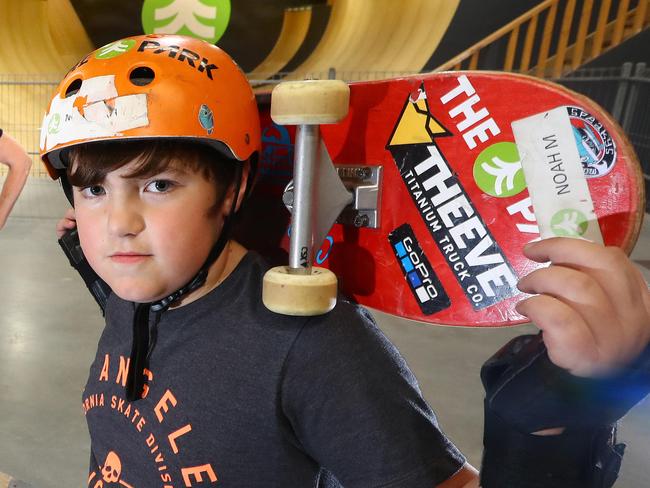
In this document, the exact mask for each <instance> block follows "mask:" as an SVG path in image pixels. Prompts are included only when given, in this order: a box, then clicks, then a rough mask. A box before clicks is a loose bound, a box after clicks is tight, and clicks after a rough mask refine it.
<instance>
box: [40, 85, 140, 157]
mask: <svg viewBox="0 0 650 488" xmlns="http://www.w3.org/2000/svg"><path fill="white" fill-rule="evenodd" d="M148 124H149V118H148V113H147V95H146V94H144V93H143V94H137V95H125V96H119V94H118V92H117V89H116V88H115V76H113V75H109V76H98V77H95V78H90V79H88V80H84V81H83V82H82V84H81V87H80V88H79V92H78V93H77V94H76V95H74V96H70V97H67V98H61V97H60V96H59V95H57V96H56V97H54V99H53V100H52V104H51V105H50V111H49V113H48V114H47V115H46V116H45V118H44V119H43V125H42V127H41V141H40V143H41V150H50V149H52V148H53V147H55V146H57V145H58V144H65V143H68V142H71V141H80V140H84V139H95V138H100V137H110V136H117V135H121V132H122V131H125V130H129V129H135V128H137V127H144V126H146V125H148Z"/></svg>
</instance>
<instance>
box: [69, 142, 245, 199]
mask: <svg viewBox="0 0 650 488" xmlns="http://www.w3.org/2000/svg"><path fill="white" fill-rule="evenodd" d="M62 156H63V158H64V159H65V160H66V161H67V163H68V164H67V170H66V173H67V177H68V181H69V182H70V184H71V185H73V186H77V187H87V186H92V185H97V184H100V183H101V182H102V181H103V180H104V178H105V177H106V175H107V174H108V173H110V172H111V171H115V170H116V169H119V168H121V167H122V166H125V165H126V164H128V163H130V162H133V161H137V164H136V165H135V167H134V169H133V171H132V172H131V173H129V174H128V175H127V176H126V177H127V178H146V177H148V176H153V175H156V174H158V173H162V172H163V171H165V170H167V169H168V168H170V167H171V168H173V167H176V168H183V169H189V170H191V171H195V172H200V173H201V174H202V176H203V177H204V178H205V179H206V180H207V181H212V182H214V183H215V185H216V188H217V201H216V203H215V207H218V206H220V205H221V203H222V202H223V200H224V198H225V196H226V190H227V188H228V187H229V186H230V185H231V184H232V183H233V181H234V179H235V175H236V169H237V168H236V165H237V164H242V163H240V162H238V161H237V160H235V159H232V158H228V157H227V156H224V155H223V154H222V153H220V152H219V151H217V150H216V149H214V148H213V147H210V146H208V145H206V144H200V143H198V144H197V143H196V142H194V141H184V140H182V139H154V140H142V139H140V140H133V141H130V140H121V141H117V142H116V141H99V142H92V143H87V144H80V145H78V146H73V147H71V148H70V149H68V150H67V151H66V153H65V154H64V155H62Z"/></svg>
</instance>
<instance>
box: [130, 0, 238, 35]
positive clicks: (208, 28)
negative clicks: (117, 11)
mask: <svg viewBox="0 0 650 488" xmlns="http://www.w3.org/2000/svg"><path fill="white" fill-rule="evenodd" d="M229 21H230V0H145V2H144V4H143V5H142V26H143V28H144V31H145V33H147V34H183V35H189V36H192V37H197V38H200V39H204V40H206V41H209V42H216V41H217V40H218V39H219V38H221V36H222V35H223V33H224V32H225V30H226V27H227V26H228V22H229Z"/></svg>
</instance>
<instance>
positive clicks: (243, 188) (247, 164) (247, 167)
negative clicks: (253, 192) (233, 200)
mask: <svg viewBox="0 0 650 488" xmlns="http://www.w3.org/2000/svg"><path fill="white" fill-rule="evenodd" d="M241 164H242V165H243V167H242V172H241V184H240V185H239V194H238V195H237V207H236V208H235V212H237V211H239V208H240V207H241V204H242V203H243V201H244V198H245V197H246V195H247V190H248V184H249V181H248V176H249V175H250V172H251V160H250V158H249V159H247V160H246V161H242V163H241Z"/></svg>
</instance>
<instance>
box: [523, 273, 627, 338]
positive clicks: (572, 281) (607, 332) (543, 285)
mask: <svg viewBox="0 0 650 488" xmlns="http://www.w3.org/2000/svg"><path fill="white" fill-rule="evenodd" d="M518 287H519V289H520V290H521V291H523V292H525V293H530V294H543V295H548V296H550V297H554V298H556V299H557V300H559V301H561V302H562V303H564V304H565V305H568V306H569V307H571V308H572V309H573V310H574V311H575V312H576V313H577V314H578V315H579V316H580V317H581V318H582V320H584V321H585V322H586V323H587V324H590V325H591V327H592V328H593V329H594V330H593V334H594V337H595V338H596V344H597V345H598V347H605V346H606V345H607V344H611V343H612V342H615V339H616V338H617V337H616V336H617V335H618V334H620V333H621V331H620V330H617V328H616V327H613V326H612V325H616V323H617V322H618V318H617V315H616V308H615V307H614V306H613V305H612V304H611V302H610V297H609V296H608V295H607V293H605V291H604V290H603V288H602V287H601V286H600V284H599V283H598V281H597V280H595V279H594V278H593V277H592V276H590V275H589V274H587V273H583V272H581V271H577V270H575V269H572V268H566V267H564V266H555V265H553V266H550V267H548V268H541V269H538V270H536V271H533V272H532V273H530V274H529V275H528V276H526V277H524V278H522V279H521V280H520V281H519V284H518Z"/></svg>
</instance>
